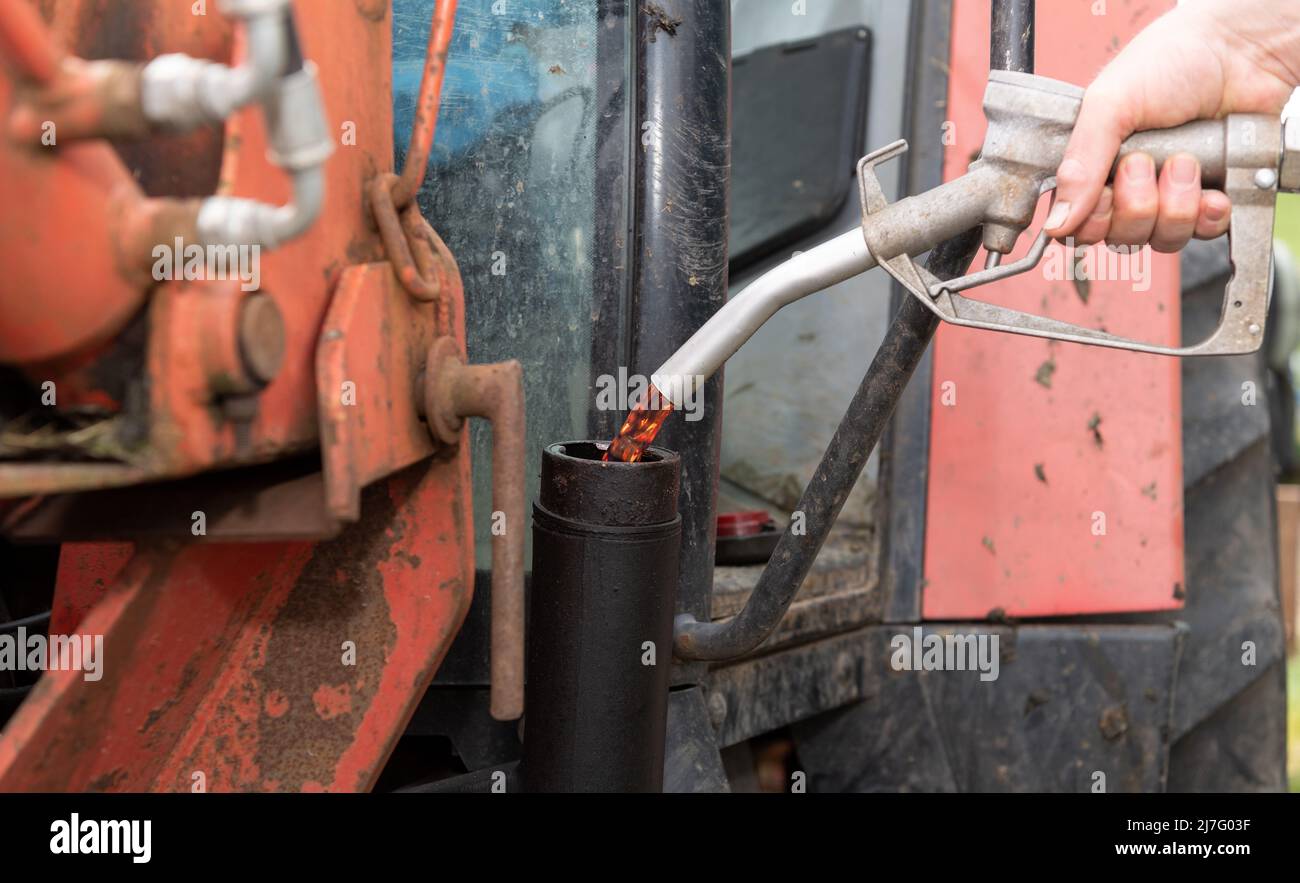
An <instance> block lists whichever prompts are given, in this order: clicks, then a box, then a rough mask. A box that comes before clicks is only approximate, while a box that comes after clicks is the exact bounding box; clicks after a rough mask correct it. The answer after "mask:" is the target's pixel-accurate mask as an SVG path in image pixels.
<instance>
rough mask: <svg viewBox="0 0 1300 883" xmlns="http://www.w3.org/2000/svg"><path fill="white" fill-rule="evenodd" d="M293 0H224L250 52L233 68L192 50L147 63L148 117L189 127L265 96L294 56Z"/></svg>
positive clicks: (143, 96) (143, 85)
mask: <svg viewBox="0 0 1300 883" xmlns="http://www.w3.org/2000/svg"><path fill="white" fill-rule="evenodd" d="M287 7H288V0H223V2H222V3H221V9H222V11H223V12H224V13H225V14H226V15H229V16H231V17H233V18H238V19H240V20H242V21H243V22H244V25H245V28H246V29H247V34H248V57H247V58H246V59H245V60H244V63H243V64H241V65H239V66H238V67H233V68H232V67H228V66H227V65H224V64H219V63H217V62H213V61H207V60H205V59H201V58H191V57H189V56H188V55H180V54H168V55H160V56H158V57H157V58H155V59H154V60H153V61H151V62H149V63H148V64H146V65H145V66H144V70H143V71H142V72H141V78H140V106H141V109H142V110H143V112H144V115H145V118H146V119H147V120H149V122H150V123H151V124H152V125H154V126H157V127H159V128H163V129H172V130H179V131H186V130H188V129H193V128H196V127H198V126H202V125H209V124H213V123H219V122H222V121H224V120H225V119H226V118H227V117H228V116H230V114H232V113H233V112H235V111H236V110H238V109H239V108H241V107H244V106H246V105H248V104H252V103H253V102H255V101H260V100H262V99H263V98H264V97H265V96H266V95H267V93H268V92H269V91H270V90H271V88H272V86H273V85H274V84H275V82H276V81H277V80H278V79H279V77H280V76H281V74H282V73H283V72H284V70H285V67H286V65H287V64H288V61H289V43H288V36H289V35H288V27H287V22H288V18H287V14H286V10H287Z"/></svg>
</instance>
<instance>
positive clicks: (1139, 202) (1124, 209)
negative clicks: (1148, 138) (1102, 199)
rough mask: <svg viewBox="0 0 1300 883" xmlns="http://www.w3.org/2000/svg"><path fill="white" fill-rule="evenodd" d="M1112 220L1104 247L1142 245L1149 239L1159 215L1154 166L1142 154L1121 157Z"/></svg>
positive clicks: (1153, 163)
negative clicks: (1122, 158)
mask: <svg viewBox="0 0 1300 883" xmlns="http://www.w3.org/2000/svg"><path fill="white" fill-rule="evenodd" d="M1114 189H1115V204H1114V207H1113V208H1112V211H1113V212H1114V217H1112V218H1111V222H1110V233H1108V234H1107V235H1106V244H1107V245H1142V244H1143V243H1145V242H1147V241H1148V240H1149V239H1150V238H1151V233H1152V231H1153V230H1155V226H1156V218H1157V217H1158V216H1159V214H1160V192H1159V190H1157V189H1156V164H1155V162H1154V161H1153V160H1152V159H1151V157H1149V156H1147V155H1146V154H1145V153H1133V154H1129V155H1128V156H1126V157H1124V160H1123V161H1122V162H1121V163H1120V164H1119V171H1118V172H1117V173H1116V174H1115V185H1114Z"/></svg>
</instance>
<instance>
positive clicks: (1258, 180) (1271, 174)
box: [1255, 169, 1277, 190]
mask: <svg viewBox="0 0 1300 883" xmlns="http://www.w3.org/2000/svg"><path fill="white" fill-rule="evenodd" d="M1276 183H1277V172H1275V171H1273V170H1272V169H1260V170H1259V171H1257V172H1255V186H1256V187H1258V188H1259V189H1260V190H1272V189H1273V185H1274V184H1276Z"/></svg>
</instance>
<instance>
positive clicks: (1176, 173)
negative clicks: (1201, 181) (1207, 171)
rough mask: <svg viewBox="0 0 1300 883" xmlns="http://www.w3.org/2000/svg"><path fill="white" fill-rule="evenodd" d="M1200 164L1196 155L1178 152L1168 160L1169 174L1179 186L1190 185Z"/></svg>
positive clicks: (1197, 172)
mask: <svg viewBox="0 0 1300 883" xmlns="http://www.w3.org/2000/svg"><path fill="white" fill-rule="evenodd" d="M1200 170H1201V165H1200V163H1198V162H1197V161H1196V157H1194V156H1191V155H1190V154H1186V153H1180V154H1178V155H1177V156H1175V157H1173V158H1171V159H1170V160H1169V175H1170V177H1172V178H1173V181H1174V183H1175V184H1177V185H1178V186H1179V187H1190V186H1192V185H1193V184H1195V183H1196V179H1197V177H1198V175H1199V174H1200Z"/></svg>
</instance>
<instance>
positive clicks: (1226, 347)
mask: <svg viewBox="0 0 1300 883" xmlns="http://www.w3.org/2000/svg"><path fill="white" fill-rule="evenodd" d="M1082 98H1083V90H1082V89H1079V88H1078V87H1076V86H1072V85H1070V84H1067V83H1061V82H1058V81H1056V80H1050V79H1047V78H1045V77H1038V76H1034V75H1032V74H1024V73H1015V72H1008V71H994V72H992V73H991V74H990V76H989V85H988V90H987V91H986V92H985V96H984V110H985V114H986V116H987V118H988V132H987V134H986V136H985V139H984V146H983V150H982V151H981V154H980V158H979V160H977V161H976V162H974V163H972V164H971V167H970V169H969V170H968V171H967V172H966V174H964V175H962V176H961V177H959V178H956V179H954V180H952V181H949V182H947V183H945V184H942V185H940V186H939V187H936V188H934V189H933V190H929V191H927V192H925V193H921V194H918V195H916V196H911V197H908V198H906V199H903V200H900V201H898V202H896V203H889V202H888V201H887V200H886V199H885V196H884V193H883V191H882V189H881V187H880V183H879V181H878V179H877V178H876V174H875V167H876V166H877V165H879V164H880V163H882V162H885V161H886V160H888V159H891V158H893V157H896V156H898V155H899V154H901V153H902V152H903V151H904V150H906V149H907V143H906V142H905V141H898V142H895V143H894V144H891V145H888V146H887V147H884V148H882V149H881V150H878V151H875V152H874V153H871V154H869V155H868V156H866V157H864V158H863V159H862V160H861V162H860V163H859V164H858V181H859V186H860V188H861V196H862V212H863V213H862V229H861V230H860V231H859V230H852V231H849V232H848V233H845V234H842V235H841V236H839V237H836V238H835V239H832V240H830V241H829V242H826V243H824V244H822V245H820V246H818V247H816V248H814V249H812V250H810V251H807V252H804V253H802V254H799V255H796V256H795V257H794V258H792V259H791V260H789V261H786V262H785V263H783V264H781V265H780V266H778V267H776V268H774V269H773V270H771V271H769V272H768V273H766V274H764V275H763V276H761V277H759V278H758V279H757V280H756V281H755V282H753V283H752V284H751V285H750V286H749V287H747V288H746V289H745V290H744V291H742V292H741V293H740V294H739V295H737V296H736V297H735V298H732V299H731V300H730V301H728V302H727V304H726V305H725V306H724V307H723V308H722V309H720V310H719V311H718V312H717V313H715V314H714V315H713V317H712V318H711V319H710V320H709V321H708V322H706V323H705V324H704V325H703V326H702V327H701V328H700V330H699V331H697V332H696V333H695V334H694V335H693V336H692V337H691V338H690V339H689V340H688V341H687V342H686V343H685V344H684V345H683V346H682V347H681V348H680V349H679V350H678V351H677V352H676V353H674V354H673V355H672V356H671V357H670V358H669V359H668V361H666V362H665V363H664V364H663V365H662V366H661V367H660V368H659V370H658V371H656V372H655V374H654V376H653V378H652V380H653V383H654V385H655V386H656V388H658V389H659V391H660V392H661V393H663V394H664V395H665V396H667V397H668V398H669V399H670V400H672V402H673V403H674V404H675V405H681V404H682V401H683V399H684V397H685V396H686V395H688V394H690V393H691V392H692V391H693V389H694V388H695V387H696V386H698V385H699V384H702V383H703V381H704V379H705V378H707V377H708V376H709V375H711V374H712V373H713V372H714V371H716V370H717V369H718V368H719V367H721V366H722V364H723V363H724V362H725V361H726V360H727V359H728V358H730V357H731V356H732V355H733V354H734V353H735V352H736V351H737V350H738V349H740V347H741V346H742V345H743V344H744V343H745V341H746V340H748V339H749V338H750V337H751V336H752V335H753V334H754V332H755V331H757V330H758V328H759V327H761V326H762V325H763V323H764V322H766V321H767V320H768V319H769V318H771V317H772V315H774V314H775V313H776V312H777V311H778V310H779V309H780V308H781V307H783V306H785V305H786V304H788V303H791V302H793V301H795V300H798V299H799V298H802V297H804V296H806V295H809V294H812V293H813V292H816V291H820V290H822V289H823V288H827V287H829V286H831V285H833V284H835V283H837V282H841V281H843V280H845V279H848V278H850V277H852V276H856V275H858V274H859V273H862V272H864V271H866V270H869V269H871V268H872V267H874V266H876V265H880V266H882V267H884V268H885V270H886V272H888V273H889V274H890V275H891V276H893V277H894V278H895V279H897V280H898V281H899V282H900V283H901V284H902V285H903V286H904V288H906V289H907V290H908V291H909V292H910V293H911V294H912V295H913V296H914V297H916V298H917V299H918V300H919V301H920V302H921V303H922V304H924V305H925V307H926V308H927V309H929V310H931V311H932V312H934V313H935V314H936V315H937V316H938V317H939V318H941V319H943V320H944V321H946V322H951V323H953V324H956V325H964V326H967V327H971V328H983V329H987V330H992V331H1005V332H1011V333H1016V334H1028V335H1033V336H1036V337H1045V338H1051V339H1055V340H1067V341H1073V342H1076V343H1084V344H1091V345H1096V346H1108V347H1114V348H1118V349H1127V350H1134V351H1138V352H1148V353H1156V354H1161V355H1174V356H1192V355H1196V356H1201V355H1229V354H1236V353H1248V352H1253V351H1254V350H1256V349H1258V348H1259V346H1260V345H1261V343H1262V341H1263V337H1264V324H1265V319H1266V316H1267V312H1268V298H1269V283H1270V280H1271V278H1272V238H1273V211H1274V201H1275V198H1276V194H1277V192H1278V191H1279V190H1284V191H1291V192H1295V191H1300V121H1296V120H1290V121H1288V123H1287V126H1286V129H1285V131H1284V130H1283V127H1282V125H1281V123H1280V121H1279V120H1278V119H1276V118H1273V117H1269V116H1266V115H1258V114H1242V115H1233V116H1229V117H1227V118H1226V119H1223V120H1217V121H1199V122H1194V123H1190V124H1187V125H1184V126H1179V127H1176V128H1172V129H1164V130H1159V131H1150V132H1143V133H1139V134H1137V135H1134V136H1133V137H1132V138H1130V139H1129V140H1128V141H1126V142H1125V143H1124V145H1123V147H1122V149H1121V151H1120V156H1121V157H1122V156H1124V155H1127V154H1129V153H1133V152H1143V153H1148V154H1150V155H1151V156H1152V158H1153V159H1154V160H1155V162H1156V164H1157V166H1160V165H1163V164H1164V162H1165V160H1167V159H1168V158H1169V157H1170V156H1172V155H1173V154H1175V153H1184V152H1185V153H1191V154H1193V155H1194V156H1196V157H1197V158H1198V160H1199V161H1200V164H1201V169H1202V180H1203V182H1204V184H1205V186H1207V187H1217V188H1220V189H1222V190H1224V192H1225V193H1226V194H1227V195H1228V197H1229V198H1230V199H1231V201H1232V215H1231V219H1230V230H1229V241H1230V257H1231V261H1232V265H1233V276H1232V278H1231V280H1230V281H1229V283H1228V286H1227V289H1226V290H1225V292H1224V303H1223V310H1222V313H1221V316H1220V322H1219V326H1218V328H1216V329H1215V331H1214V332H1213V333H1212V334H1211V335H1210V336H1209V337H1208V338H1207V339H1206V340H1204V341H1201V342H1200V343H1197V344H1194V345H1192V346H1187V347H1169V346H1162V345H1159V344H1152V343H1144V342H1141V341H1135V340H1129V339H1127V338H1123V337H1118V336H1116V335H1111V334H1107V333H1105V332H1102V331H1097V330H1095V329H1090V328H1083V327H1080V326H1077V325H1071V324H1068V323H1065V322H1059V321H1055V320H1051V319H1047V318H1045V317H1043V316H1037V315H1034V314H1032V313H1024V312H1020V311H1017V310H1010V309H1006V308H1003V307H998V306H995V305H992V304H988V303H984V302H982V301H977V300H972V299H970V298H966V297H964V296H962V295H961V294H960V293H959V292H962V291H967V290H969V289H972V288H975V287H978V286H980V285H983V284H986V283H989V282H993V281H996V280H998V279H1004V278H1007V277H1009V276H1013V275H1016V274H1018V273H1024V272H1026V271H1027V270H1030V269H1032V268H1033V267H1035V266H1037V264H1038V262H1039V260H1040V259H1041V258H1042V256H1043V252H1044V250H1045V249H1046V247H1047V242H1048V239H1047V236H1046V235H1045V234H1044V233H1043V232H1041V231H1040V232H1039V233H1038V234H1037V235H1036V237H1035V239H1034V242H1033V245H1032V247H1031V248H1030V250H1029V253H1028V255H1027V256H1026V257H1024V258H1022V259H1021V260H1018V261H1015V262H1014V263H1011V264H1007V265H1005V266H996V265H993V266H989V267H988V268H987V269H984V270H981V271H979V272H976V273H972V274H969V275H967V276H962V277H960V278H957V279H953V280H950V281H947V282H944V281H940V280H939V279H937V278H935V277H934V276H933V275H931V274H930V273H928V272H926V271H925V270H924V269H923V268H921V267H918V266H917V265H916V264H915V263H914V262H913V260H912V258H913V257H914V256H916V255H920V254H923V253H925V252H927V251H929V250H931V249H932V248H934V247H936V246H937V245H939V243H941V242H944V241H946V240H948V239H950V238H952V237H954V236H957V235H959V234H962V233H965V232H966V231H969V230H972V229H974V228H976V227H983V234H982V235H983V244H984V247H985V248H986V249H987V250H988V251H989V252H990V253H991V254H999V255H1002V254H1008V253H1010V251H1011V250H1012V248H1013V247H1014V246H1015V244H1016V241H1017V239H1018V238H1019V237H1020V235H1021V234H1022V233H1023V232H1024V231H1025V229H1026V228H1028V227H1029V225H1030V223H1031V222H1032V220H1033V216H1034V212H1035V209H1036V208H1037V205H1038V202H1039V199H1040V197H1041V196H1042V194H1044V193H1047V192H1049V191H1051V190H1052V189H1053V188H1054V187H1055V180H1054V177H1053V176H1054V175H1055V173H1056V168H1057V166H1058V165H1060V162H1061V158H1062V156H1063V155H1064V152H1065V147H1066V144H1067V142H1068V141H1069V138H1070V134H1071V132H1072V131H1073V128H1074V121H1075V119H1076V117H1077V115H1078V112H1079V106H1080V103H1081V101H1082ZM763 588H764V581H762V580H760V584H759V587H758V588H757V589H756V590H755V592H754V593H753V594H752V595H751V596H750V598H749V599H748V600H747V601H746V603H745V606H744V608H743V609H742V610H741V611H740V613H738V614H737V615H736V616H735V617H733V618H731V619H729V620H726V621H723V622H700V621H697V620H696V619H695V618H694V617H693V616H690V615H689V614H683V615H681V616H678V617H677V621H676V627H675V636H674V652H675V654H676V656H677V657H678V658H679V659H683V660H702V661H718V660H724V659H731V658H735V657H737V656H742V655H744V654H746V653H748V652H750V651H751V650H753V649H754V648H756V647H757V646H758V645H759V644H761V643H762V642H763V641H764V640H765V639H766V638H767V636H768V635H770V634H771V633H772V631H773V630H774V629H775V628H776V626H777V625H778V624H779V623H780V621H781V618H782V617H783V616H784V615H785V611H786V609H787V608H788V606H789V603H790V601H791V600H792V599H793V597H794V595H795V591H796V590H797V588H798V587H797V586H794V587H789V586H781V585H778V584H777V583H776V582H773V583H771V584H770V585H768V586H767V589H766V591H763Z"/></svg>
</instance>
